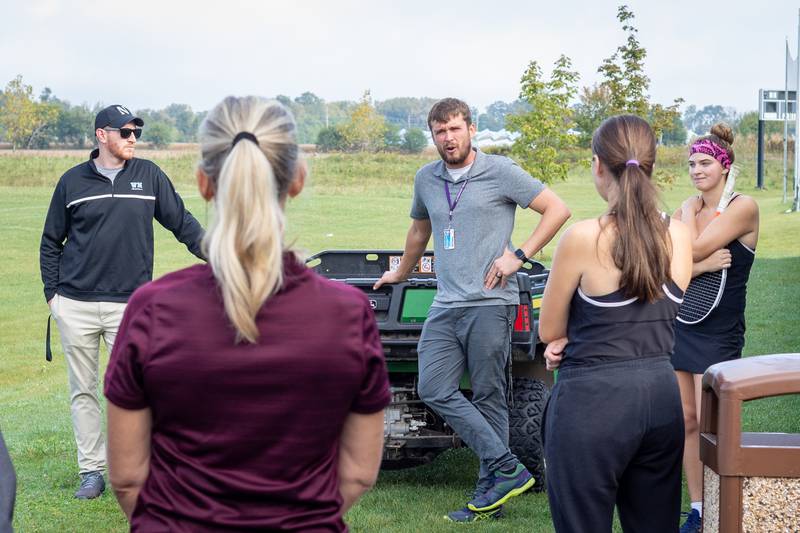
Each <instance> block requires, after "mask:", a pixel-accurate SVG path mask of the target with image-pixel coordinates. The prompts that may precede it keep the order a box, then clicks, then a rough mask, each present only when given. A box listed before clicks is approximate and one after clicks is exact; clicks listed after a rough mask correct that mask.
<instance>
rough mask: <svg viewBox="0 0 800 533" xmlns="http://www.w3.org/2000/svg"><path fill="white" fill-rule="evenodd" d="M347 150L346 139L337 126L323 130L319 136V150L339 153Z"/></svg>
mask: <svg viewBox="0 0 800 533" xmlns="http://www.w3.org/2000/svg"><path fill="white" fill-rule="evenodd" d="M344 149H345V143H344V137H342V132H340V131H339V129H338V128H337V127H336V126H330V127H328V128H322V129H321V130H319V133H318V134H317V150H319V151H320V152H337V151H342V150H344Z"/></svg>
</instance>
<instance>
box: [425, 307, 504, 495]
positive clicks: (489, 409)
mask: <svg viewBox="0 0 800 533" xmlns="http://www.w3.org/2000/svg"><path fill="white" fill-rule="evenodd" d="M515 312H516V306H507V305H492V306H479V307H458V308H452V309H444V308H440V307H432V308H431V309H430V311H429V312H428V318H427V320H426V321H425V326H424V327H423V329H422V336H421V338H420V340H419V349H418V351H419V386H418V391H417V392H418V393H419V397H420V399H422V401H424V402H425V403H426V404H427V405H428V406H430V407H431V408H432V409H433V410H434V411H436V412H437V413H438V414H439V416H441V417H442V418H443V419H444V420H445V422H447V423H448V424H449V425H450V426H451V427H452V428H453V429H454V430H455V432H456V433H457V434H458V436H459V437H461V439H462V440H463V441H464V442H466V443H467V446H469V447H470V449H471V450H472V451H473V452H475V454H476V455H477V456H478V457H479V458H480V461H481V471H480V479H479V481H478V490H479V491H480V489H482V488H485V486H486V484H487V483H488V482H490V481H491V472H493V471H495V470H505V469H507V468H512V467H514V466H516V464H517V462H518V460H517V458H516V457H515V456H514V455H513V454H512V453H511V452H510V451H509V449H508V399H507V393H508V374H507V369H508V362H509V357H510V355H511V331H512V327H513V324H514V317H515ZM464 372H469V377H470V381H471V383H472V402H470V401H469V400H467V399H466V398H465V397H464V395H463V394H462V393H461V391H460V390H459V382H460V381H461V377H462V376H463V375H464Z"/></svg>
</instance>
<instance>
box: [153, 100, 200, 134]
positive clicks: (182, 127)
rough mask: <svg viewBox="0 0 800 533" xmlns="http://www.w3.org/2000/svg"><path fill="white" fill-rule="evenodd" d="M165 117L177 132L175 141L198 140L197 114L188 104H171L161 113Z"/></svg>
mask: <svg viewBox="0 0 800 533" xmlns="http://www.w3.org/2000/svg"><path fill="white" fill-rule="evenodd" d="M160 114H162V115H165V116H166V117H165V118H167V119H168V120H169V123H170V124H172V126H174V128H175V130H177V136H176V138H175V140H178V141H182V142H192V141H194V140H196V139H197V127H198V126H199V122H197V114H196V113H195V112H194V111H192V107H191V106H189V105H187V104H170V105H168V106H167V107H165V108H164V110H163V112H162V113H160Z"/></svg>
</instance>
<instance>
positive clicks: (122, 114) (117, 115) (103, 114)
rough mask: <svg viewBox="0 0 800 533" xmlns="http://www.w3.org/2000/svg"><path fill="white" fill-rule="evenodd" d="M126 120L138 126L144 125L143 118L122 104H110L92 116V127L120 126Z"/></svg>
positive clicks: (125, 122)
mask: <svg viewBox="0 0 800 533" xmlns="http://www.w3.org/2000/svg"><path fill="white" fill-rule="evenodd" d="M128 122H133V123H134V124H136V125H137V126H139V127H142V126H144V120H142V119H140V118H139V117H137V116H135V115H134V114H133V113H131V112H130V110H129V109H128V108H127V107H125V106H124V105H116V104H115V105H110V106H108V107H107V108H105V109H103V110H102V111H100V112H99V113H98V114H97V116H96V117H94V129H98V128H105V127H106V126H111V127H112V128H121V127H122V126H124V125H125V124H127V123H128Z"/></svg>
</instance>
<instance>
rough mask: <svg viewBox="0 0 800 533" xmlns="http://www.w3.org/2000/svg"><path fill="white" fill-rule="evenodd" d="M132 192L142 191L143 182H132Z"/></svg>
mask: <svg viewBox="0 0 800 533" xmlns="http://www.w3.org/2000/svg"><path fill="white" fill-rule="evenodd" d="M131 190H132V191H142V190H144V189H142V182H141V181H132V182H131Z"/></svg>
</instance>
